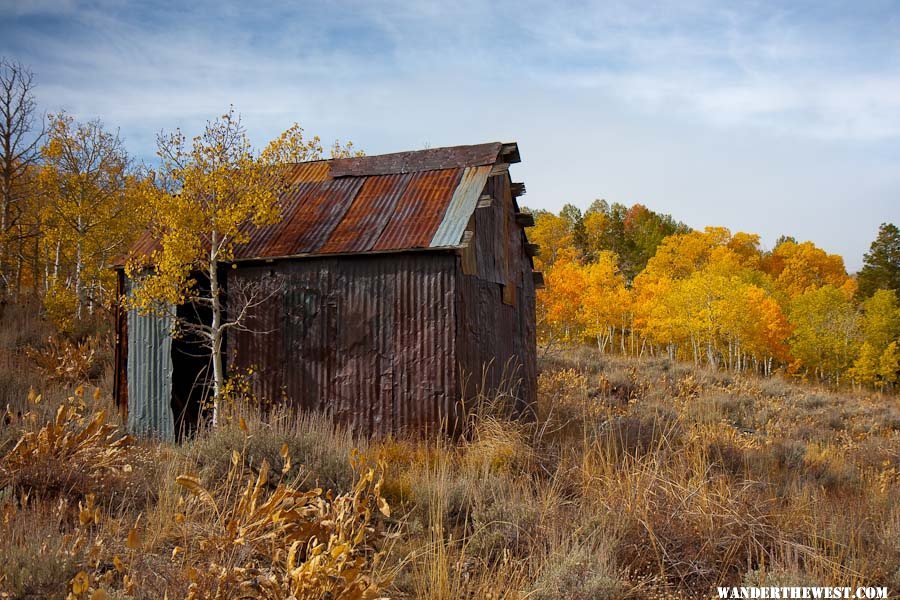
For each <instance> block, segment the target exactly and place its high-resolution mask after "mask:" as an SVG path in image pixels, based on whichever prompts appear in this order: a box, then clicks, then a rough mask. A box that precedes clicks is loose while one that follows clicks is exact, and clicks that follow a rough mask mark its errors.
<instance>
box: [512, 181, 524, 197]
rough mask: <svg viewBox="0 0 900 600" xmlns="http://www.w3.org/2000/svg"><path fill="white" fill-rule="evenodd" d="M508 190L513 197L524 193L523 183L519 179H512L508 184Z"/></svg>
mask: <svg viewBox="0 0 900 600" xmlns="http://www.w3.org/2000/svg"><path fill="white" fill-rule="evenodd" d="M509 191H510V193H512V195H513V198H518V197H519V196H524V195H525V184H524V183H523V182H521V181H518V182H516V181H514V182H512V183H510V184H509Z"/></svg>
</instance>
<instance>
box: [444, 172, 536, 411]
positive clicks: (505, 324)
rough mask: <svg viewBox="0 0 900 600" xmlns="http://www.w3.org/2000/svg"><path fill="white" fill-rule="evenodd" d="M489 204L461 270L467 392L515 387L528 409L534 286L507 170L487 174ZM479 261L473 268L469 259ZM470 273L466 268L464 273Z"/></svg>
mask: <svg viewBox="0 0 900 600" xmlns="http://www.w3.org/2000/svg"><path fill="white" fill-rule="evenodd" d="M484 194H485V195H488V196H490V197H491V198H492V200H491V202H490V204H489V205H488V206H483V207H479V208H477V209H475V214H474V217H473V222H472V223H471V224H470V231H472V233H473V235H472V240H471V242H470V244H471V248H470V249H469V250H468V258H467V257H466V256H464V257H463V260H462V261H461V263H460V265H459V275H458V280H459V283H458V314H459V319H458V323H457V354H458V356H459V362H460V367H461V371H462V375H461V376H462V383H463V386H464V387H463V389H464V396H465V397H466V398H471V397H472V396H473V395H474V394H476V393H478V392H479V391H480V390H481V388H482V387H483V388H484V390H483V391H484V392H485V393H487V394H492V393H493V392H494V391H495V390H497V389H498V388H501V387H503V388H512V389H514V390H515V391H516V393H517V400H518V403H517V406H516V408H517V409H518V412H519V413H520V414H522V415H526V414H527V413H528V412H529V411H530V410H532V409H533V407H534V406H535V402H536V400H537V357H536V347H535V312H534V311H535V288H534V281H533V278H532V275H531V272H532V265H531V259H530V258H529V257H528V256H527V255H526V253H525V242H526V240H525V235H524V233H523V231H522V228H521V226H519V225H518V224H517V223H516V220H515V213H516V211H517V210H518V207H517V205H516V202H515V199H514V198H513V197H512V194H511V190H510V185H509V177H508V176H507V175H506V174H502V175H496V176H493V177H491V178H489V179H488V182H487V185H486V186H485V189H484ZM469 259H474V272H473V269H472V267H468V268H465V263H466V262H467V261H468V262H469V264H471V260H469ZM464 271H465V272H464Z"/></svg>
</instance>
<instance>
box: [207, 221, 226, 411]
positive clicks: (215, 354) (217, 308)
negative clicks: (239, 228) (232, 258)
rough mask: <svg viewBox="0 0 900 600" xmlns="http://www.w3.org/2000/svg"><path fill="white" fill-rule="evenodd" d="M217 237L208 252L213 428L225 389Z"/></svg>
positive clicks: (213, 235)
mask: <svg viewBox="0 0 900 600" xmlns="http://www.w3.org/2000/svg"><path fill="white" fill-rule="evenodd" d="M218 242H219V240H218V235H217V233H216V232H215V231H213V233H212V244H211V247H210V251H209V293H210V300H211V303H212V324H211V326H210V337H211V341H212V363H213V426H216V425H218V418H219V400H220V399H221V395H222V389H223V388H224V387H225V372H224V369H223V365H222V304H221V302H220V298H219V273H218V269H217V265H216V262H217V261H216V254H217V250H218V248H217V246H218Z"/></svg>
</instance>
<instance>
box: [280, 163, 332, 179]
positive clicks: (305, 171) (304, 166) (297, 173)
mask: <svg viewBox="0 0 900 600" xmlns="http://www.w3.org/2000/svg"><path fill="white" fill-rule="evenodd" d="M330 171H331V162H330V161H327V160H314V161H310V162H305V163H296V164H293V165H291V166H290V167H289V174H288V175H287V176H286V177H285V179H286V180H287V181H286V182H287V183H288V185H297V184H298V183H318V182H320V181H326V180H328V179H329V178H330Z"/></svg>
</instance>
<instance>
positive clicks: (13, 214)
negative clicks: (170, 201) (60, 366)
mask: <svg viewBox="0 0 900 600" xmlns="http://www.w3.org/2000/svg"><path fill="white" fill-rule="evenodd" d="M146 181H147V179H146V176H145V174H144V173H142V171H141V169H140V168H139V167H138V166H137V165H136V164H135V162H134V161H133V160H132V159H131V157H130V156H129V155H128V153H127V151H126V150H125V147H124V144H123V142H122V140H121V138H120V137H119V135H118V132H116V131H114V130H110V129H107V128H106V127H105V126H104V124H103V123H102V122H101V121H99V120H94V121H89V122H78V121H76V120H75V119H74V118H72V117H71V116H69V115H67V114H66V113H64V112H59V113H56V114H49V115H42V114H39V112H38V108H37V101H36V98H35V78H34V76H33V74H32V73H31V71H29V70H28V68H27V67H25V66H24V65H22V64H20V63H17V62H14V61H10V60H7V59H4V58H2V57H0V296H2V299H3V301H7V300H8V299H9V298H21V297H24V296H33V297H36V298H39V299H41V300H42V301H43V303H44V305H45V307H46V309H47V312H48V314H49V315H50V316H51V318H52V319H53V320H54V321H55V322H56V324H57V325H58V326H59V327H60V328H61V329H69V328H71V327H72V326H73V325H74V323H75V321H76V319H78V318H80V317H82V316H84V314H85V313H92V312H94V311H95V310H96V309H97V308H98V307H100V306H104V305H107V304H108V303H109V302H110V300H111V299H112V297H113V294H114V281H113V273H112V271H111V270H110V269H109V268H108V267H109V264H110V263H111V262H112V260H113V259H114V258H115V257H117V256H119V255H120V254H122V253H123V252H124V251H125V249H126V248H127V247H128V245H129V244H130V243H131V242H132V241H133V240H134V238H135V236H136V235H137V234H138V233H139V232H140V231H141V230H142V228H143V226H144V223H145V221H144V220H143V219H142V216H141V210H140V209H141V203H140V196H141V194H140V189H141V186H143V185H146Z"/></svg>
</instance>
